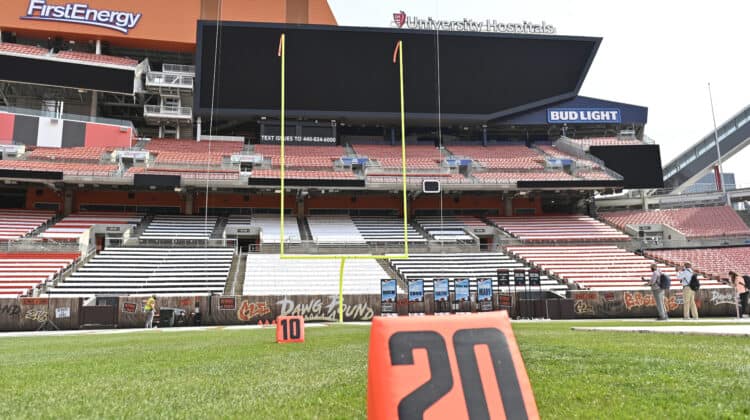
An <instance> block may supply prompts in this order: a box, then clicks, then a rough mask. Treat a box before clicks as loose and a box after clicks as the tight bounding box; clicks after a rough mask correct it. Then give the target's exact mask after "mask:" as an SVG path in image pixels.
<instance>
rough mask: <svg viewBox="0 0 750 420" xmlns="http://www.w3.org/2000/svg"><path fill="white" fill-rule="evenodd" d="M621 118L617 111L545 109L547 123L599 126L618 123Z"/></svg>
mask: <svg viewBox="0 0 750 420" xmlns="http://www.w3.org/2000/svg"><path fill="white" fill-rule="evenodd" d="M621 120H622V117H621V115H620V110H619V109H613V108H607V109H604V108H602V109H584V108H549V109H547V122H548V123H550V124H555V123H576V124H601V123H620V121H621Z"/></svg>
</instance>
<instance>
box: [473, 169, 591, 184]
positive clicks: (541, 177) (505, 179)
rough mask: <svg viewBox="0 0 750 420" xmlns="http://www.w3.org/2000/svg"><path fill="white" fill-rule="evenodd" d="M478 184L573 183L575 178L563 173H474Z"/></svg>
mask: <svg viewBox="0 0 750 420" xmlns="http://www.w3.org/2000/svg"><path fill="white" fill-rule="evenodd" d="M472 175H473V176H474V178H476V179H477V180H479V182H485V183H501V184H502V183H508V184H514V183H516V182H517V181H521V180H523V181H575V180H576V179H578V178H576V177H574V176H573V175H570V174H569V173H567V172H563V171H554V170H553V171H539V172H518V171H510V172H475V173H473V174H472Z"/></svg>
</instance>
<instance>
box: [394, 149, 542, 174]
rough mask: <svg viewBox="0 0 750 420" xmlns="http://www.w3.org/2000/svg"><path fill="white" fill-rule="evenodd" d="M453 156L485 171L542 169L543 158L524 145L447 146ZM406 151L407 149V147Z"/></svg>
mask: <svg viewBox="0 0 750 420" xmlns="http://www.w3.org/2000/svg"><path fill="white" fill-rule="evenodd" d="M447 149H448V150H449V151H450V152H451V153H452V154H453V155H454V156H460V157H469V158H471V159H473V160H474V161H476V162H478V163H479V164H480V165H481V166H482V167H484V168H486V169H509V170H512V169H542V168H544V156H543V155H542V154H540V153H539V152H538V151H537V150H534V149H532V148H529V147H526V146H524V145H494V146H487V147H483V146H459V145H455V146H448V147H447ZM407 150H408V147H407Z"/></svg>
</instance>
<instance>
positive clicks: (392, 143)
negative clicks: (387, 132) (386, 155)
mask: <svg viewBox="0 0 750 420" xmlns="http://www.w3.org/2000/svg"><path fill="white" fill-rule="evenodd" d="M395 145H396V127H391V146H395Z"/></svg>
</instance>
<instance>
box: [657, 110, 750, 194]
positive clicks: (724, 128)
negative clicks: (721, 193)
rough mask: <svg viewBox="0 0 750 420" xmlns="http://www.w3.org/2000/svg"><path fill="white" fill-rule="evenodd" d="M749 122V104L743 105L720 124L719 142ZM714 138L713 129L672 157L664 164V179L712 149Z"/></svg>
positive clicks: (718, 130) (718, 131)
mask: <svg viewBox="0 0 750 420" xmlns="http://www.w3.org/2000/svg"><path fill="white" fill-rule="evenodd" d="M748 122H750V106H748V107H745V108H744V109H742V110H741V111H740V112H738V113H737V114H735V115H734V116H732V117H731V118H729V119H728V120H727V121H725V122H724V123H723V124H721V125H720V126H719V127H718V129H717V130H716V131H717V134H718V136H717V137H718V138H719V143H720V144H721V142H722V141H723V140H724V139H725V138H727V137H729V135H731V134H732V133H734V132H735V131H737V129H739V128H740V127H742V126H744V125H745V124H747V123H748ZM715 142H716V139H715V138H714V132H713V130H712V131H711V132H710V133H709V134H707V135H706V136H704V137H703V138H702V139H701V140H699V141H698V142H696V143H695V144H693V146H691V147H690V148H689V149H688V150H687V151H686V152H684V153H682V154H680V155H679V156H677V157H676V158H674V159H672V160H671V161H670V162H669V163H667V164H666V165H665V166H664V179H665V180H666V179H667V178H670V177H672V176H673V175H674V174H676V173H677V172H678V171H680V170H681V169H682V168H684V167H685V166H687V165H689V164H690V163H691V162H693V161H694V160H695V159H697V158H698V157H699V156H701V155H703V154H704V153H706V152H708V151H711V150H714V148H715V144H714V143H715Z"/></svg>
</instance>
